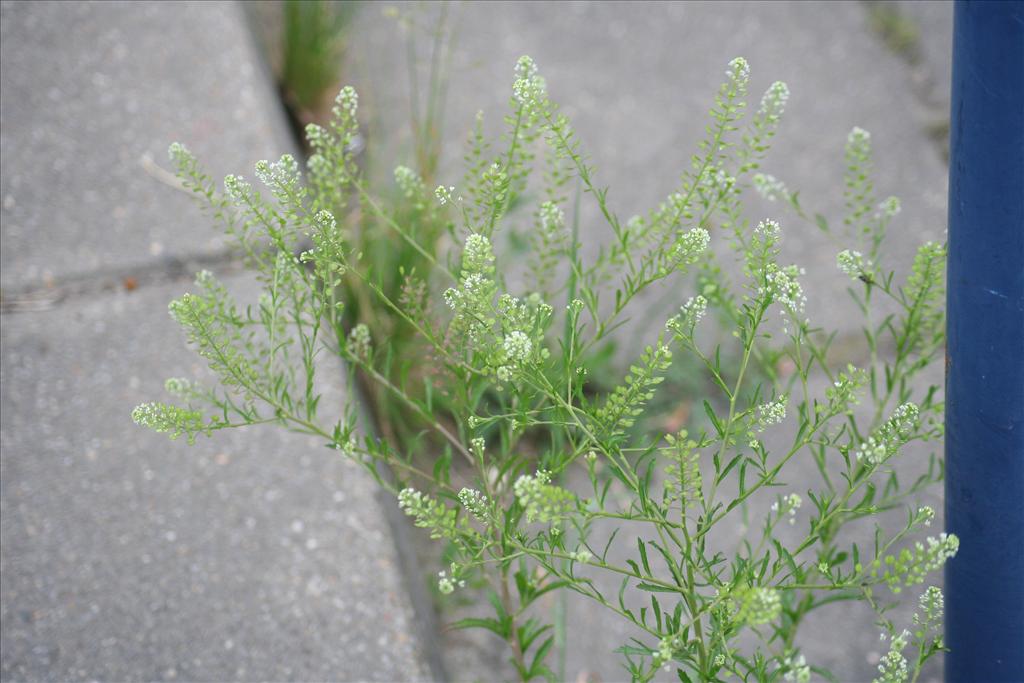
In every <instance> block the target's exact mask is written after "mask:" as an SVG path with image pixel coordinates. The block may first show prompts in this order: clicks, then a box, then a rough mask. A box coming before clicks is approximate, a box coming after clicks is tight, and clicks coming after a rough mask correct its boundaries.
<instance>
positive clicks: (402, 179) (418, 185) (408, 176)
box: [395, 166, 427, 200]
mask: <svg viewBox="0 0 1024 683" xmlns="http://www.w3.org/2000/svg"><path fill="white" fill-rule="evenodd" d="M395 184H396V185H398V189H399V190H400V191H401V193H402V196H404V197H405V198H406V199H412V200H418V199H420V198H422V197H423V195H425V194H426V193H427V187H426V184H425V183H424V182H423V178H421V177H420V175H419V174H418V173H417V172H416V171H414V170H412V169H411V168H409V167H408V166H398V167H396V168H395Z"/></svg>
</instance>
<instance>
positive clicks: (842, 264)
mask: <svg viewBox="0 0 1024 683" xmlns="http://www.w3.org/2000/svg"><path fill="white" fill-rule="evenodd" d="M836 266H838V267H839V270H841V271H843V272H844V273H846V274H847V275H849V276H850V277H851V278H853V279H854V280H856V279H857V278H859V277H861V276H862V275H865V274H867V273H869V272H870V269H869V268H868V267H867V265H866V264H865V262H864V256H862V255H861V253H860V252H859V251H853V250H851V249H843V250H842V251H841V252H839V254H838V255H836Z"/></svg>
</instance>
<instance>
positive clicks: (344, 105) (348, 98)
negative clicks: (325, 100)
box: [333, 85, 359, 118]
mask: <svg viewBox="0 0 1024 683" xmlns="http://www.w3.org/2000/svg"><path fill="white" fill-rule="evenodd" d="M358 108H359V95H358V94H357V93H356V90H355V88H353V87H352V86H351V85H346V86H345V87H344V88H342V89H341V92H339V93H338V96H337V97H336V98H334V110H333V113H334V115H335V116H337V117H339V118H340V117H341V116H342V114H344V115H346V116H347V117H348V118H355V115H356V110H357V109H358Z"/></svg>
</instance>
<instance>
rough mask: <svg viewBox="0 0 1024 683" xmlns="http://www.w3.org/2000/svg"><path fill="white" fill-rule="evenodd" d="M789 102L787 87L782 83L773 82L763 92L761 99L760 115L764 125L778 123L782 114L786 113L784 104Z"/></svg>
mask: <svg viewBox="0 0 1024 683" xmlns="http://www.w3.org/2000/svg"><path fill="white" fill-rule="evenodd" d="M788 101H789V86H787V85H786V84H785V83H783V82H782V81H775V82H774V83H772V84H771V86H770V87H769V88H768V89H767V90H766V91H765V92H764V95H763V96H762V97H761V109H760V113H761V114H762V115H763V116H764V118H765V122H766V123H770V124H771V123H778V121H779V119H780V118H781V117H782V114H783V112H785V111H786V103H787V102H788Z"/></svg>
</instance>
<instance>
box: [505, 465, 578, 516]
mask: <svg viewBox="0 0 1024 683" xmlns="http://www.w3.org/2000/svg"><path fill="white" fill-rule="evenodd" d="M550 482H551V474H550V473H549V472H547V471H546V470H537V474H536V475H529V474H523V475H520V476H519V478H518V479H516V483H515V485H514V486H513V491H514V492H515V495H516V500H518V501H519V504H520V505H521V506H522V507H523V509H524V510H525V511H526V521H527V522H542V523H544V524H548V523H551V522H557V521H559V520H561V519H564V518H565V517H567V516H568V515H570V514H572V511H573V510H574V509H575V507H576V496H575V495H573V493H572V492H571V491H566V490H565V489H563V488H561V487H560V486H554V485H553V484H551V483H550Z"/></svg>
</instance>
